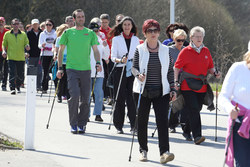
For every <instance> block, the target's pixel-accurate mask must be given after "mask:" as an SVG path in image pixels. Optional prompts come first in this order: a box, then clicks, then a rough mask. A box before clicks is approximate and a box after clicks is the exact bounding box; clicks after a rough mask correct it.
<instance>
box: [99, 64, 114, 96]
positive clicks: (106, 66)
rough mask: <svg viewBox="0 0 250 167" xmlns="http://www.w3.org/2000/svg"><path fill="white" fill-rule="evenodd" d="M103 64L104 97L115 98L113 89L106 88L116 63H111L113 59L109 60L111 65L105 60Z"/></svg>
mask: <svg viewBox="0 0 250 167" xmlns="http://www.w3.org/2000/svg"><path fill="white" fill-rule="evenodd" d="M102 63H103V69H104V79H103V86H102V88H103V92H104V97H105V98H106V97H111V98H113V89H111V88H108V87H107V86H106V83H107V79H108V76H109V74H110V72H111V70H112V68H113V66H114V63H113V62H112V61H111V59H109V63H108V64H106V62H105V60H103V59H102Z"/></svg>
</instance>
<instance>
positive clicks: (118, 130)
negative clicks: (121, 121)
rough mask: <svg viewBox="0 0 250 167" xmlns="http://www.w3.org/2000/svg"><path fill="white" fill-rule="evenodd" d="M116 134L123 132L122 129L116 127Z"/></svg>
mask: <svg viewBox="0 0 250 167" xmlns="http://www.w3.org/2000/svg"><path fill="white" fill-rule="evenodd" d="M116 133H117V134H123V133H124V132H123V130H122V129H117V132H116Z"/></svg>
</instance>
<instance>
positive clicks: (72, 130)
mask: <svg viewBox="0 0 250 167" xmlns="http://www.w3.org/2000/svg"><path fill="white" fill-rule="evenodd" d="M71 133H73V134H77V126H76V125H74V126H71Z"/></svg>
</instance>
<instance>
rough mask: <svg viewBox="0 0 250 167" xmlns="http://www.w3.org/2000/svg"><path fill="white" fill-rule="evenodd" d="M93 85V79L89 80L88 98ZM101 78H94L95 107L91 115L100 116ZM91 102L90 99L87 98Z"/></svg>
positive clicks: (101, 100)
mask: <svg viewBox="0 0 250 167" xmlns="http://www.w3.org/2000/svg"><path fill="white" fill-rule="evenodd" d="M93 83H94V78H91V86H90V88H91V89H90V96H91V92H92V87H93ZM102 84H103V78H96V81H95V87H94V96H95V107H94V111H93V115H101V114H102V105H103V89H102ZM89 99H90V101H89V102H91V97H90V98H89Z"/></svg>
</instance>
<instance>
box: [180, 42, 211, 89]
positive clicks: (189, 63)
mask: <svg viewBox="0 0 250 167" xmlns="http://www.w3.org/2000/svg"><path fill="white" fill-rule="evenodd" d="M175 67H176V68H178V69H181V68H183V71H185V72H188V73H191V74H194V75H201V74H202V75H205V76H206V75H207V72H208V69H211V68H213V67H214V64H213V59H212V56H211V54H210V52H209V50H208V48H207V47H203V48H202V50H201V52H200V53H197V52H196V51H195V50H194V49H193V48H192V47H191V46H187V47H186V48H184V49H182V51H181V52H180V53H179V56H178V58H177V60H176V62H175ZM181 90H192V89H190V88H189V87H188V85H187V82H186V80H184V81H183V82H182V84H181ZM192 91H194V92H199V93H203V92H206V91H207V85H203V87H202V88H201V89H200V90H198V91H196V90H192Z"/></svg>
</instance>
